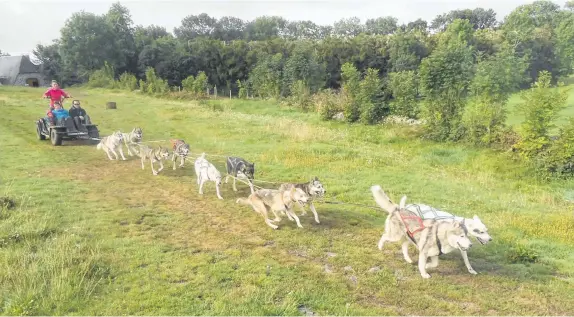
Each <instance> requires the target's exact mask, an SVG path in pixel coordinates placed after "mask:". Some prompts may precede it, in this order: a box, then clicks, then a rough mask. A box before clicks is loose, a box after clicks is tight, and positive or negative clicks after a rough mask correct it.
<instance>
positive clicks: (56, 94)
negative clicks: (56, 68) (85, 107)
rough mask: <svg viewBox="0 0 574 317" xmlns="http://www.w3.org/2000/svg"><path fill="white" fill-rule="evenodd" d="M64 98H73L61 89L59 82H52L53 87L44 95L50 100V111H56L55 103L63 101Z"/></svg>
mask: <svg viewBox="0 0 574 317" xmlns="http://www.w3.org/2000/svg"><path fill="white" fill-rule="evenodd" d="M62 97H65V98H72V96H70V95H68V94H67V93H66V92H65V91H63V90H62V89H61V88H60V85H58V82H57V81H55V80H52V87H51V88H50V89H48V90H46V92H45V93H44V98H50V111H51V110H52V109H54V102H55V101H61V100H62Z"/></svg>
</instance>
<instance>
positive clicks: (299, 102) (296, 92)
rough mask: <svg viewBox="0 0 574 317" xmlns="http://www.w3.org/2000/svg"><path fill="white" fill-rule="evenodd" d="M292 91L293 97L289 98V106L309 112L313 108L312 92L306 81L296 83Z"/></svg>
mask: <svg viewBox="0 0 574 317" xmlns="http://www.w3.org/2000/svg"><path fill="white" fill-rule="evenodd" d="M290 90H291V96H289V97H288V98H287V104H288V105H289V106H293V107H297V108H300V109H302V110H303V111H307V110H309V108H311V106H312V103H311V90H310V89H309V87H307V85H306V84H305V82H304V81H302V80H297V81H295V82H294V83H293V85H292V86H291V88H290Z"/></svg>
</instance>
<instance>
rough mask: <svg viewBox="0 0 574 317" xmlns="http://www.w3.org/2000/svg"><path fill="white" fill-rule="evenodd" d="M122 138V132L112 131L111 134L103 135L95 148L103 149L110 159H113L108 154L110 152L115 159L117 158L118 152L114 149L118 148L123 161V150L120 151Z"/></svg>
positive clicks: (124, 158)
mask: <svg viewBox="0 0 574 317" xmlns="http://www.w3.org/2000/svg"><path fill="white" fill-rule="evenodd" d="M122 139H123V135H122V133H121V132H120V131H116V132H114V133H112V135H108V136H105V137H103V138H102V139H101V140H100V143H98V146H97V147H96V148H97V149H98V150H104V151H105V152H106V154H107V155H108V158H109V159H110V160H113V158H112V156H111V155H110V152H112V153H113V154H114V156H115V157H116V160H119V157H118V153H116V151H115V150H118V151H119V152H120V154H121V156H122V159H123V160H124V161H125V160H126V157H125V156H124V152H123V151H122Z"/></svg>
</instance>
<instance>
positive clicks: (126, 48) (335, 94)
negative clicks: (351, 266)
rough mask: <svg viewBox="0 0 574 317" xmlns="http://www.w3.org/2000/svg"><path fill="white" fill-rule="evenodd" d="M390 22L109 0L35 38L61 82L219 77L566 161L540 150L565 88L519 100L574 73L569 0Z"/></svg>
mask: <svg viewBox="0 0 574 317" xmlns="http://www.w3.org/2000/svg"><path fill="white" fill-rule="evenodd" d="M397 21H398V20H397V19H396V18H394V17H388V16H387V17H380V18H376V19H369V20H367V21H365V23H361V21H360V20H359V19H358V18H356V17H352V18H347V19H342V20H340V21H338V22H335V23H334V24H333V25H317V24H315V23H313V22H311V21H287V20H285V19H284V18H281V17H277V16H263V17H258V18H256V19H254V20H253V21H243V20H241V19H238V18H235V17H229V16H228V17H222V18H219V19H215V18H213V17H210V16H209V15H207V14H199V15H190V16H187V17H185V18H184V19H183V20H182V21H181V25H180V26H179V27H176V28H175V29H174V30H173V33H171V32H168V30H166V29H165V28H164V27H161V26H156V25H150V26H141V25H137V26H134V24H133V21H132V19H131V15H130V13H129V11H128V10H127V9H126V8H125V7H123V6H122V5H121V4H120V3H115V4H113V5H112V6H111V7H110V9H109V11H108V12H107V13H105V14H103V15H95V14H92V13H88V12H83V11H82V12H77V13H74V14H73V15H72V16H71V17H70V18H69V19H68V20H67V21H66V24H65V26H64V27H63V28H62V29H61V36H60V38H58V39H55V40H54V42H53V43H52V44H51V45H46V46H45V45H38V46H37V47H36V49H35V50H34V55H36V57H37V59H38V60H39V61H40V62H42V63H43V65H44V68H43V69H44V71H45V72H46V74H47V75H48V76H50V77H52V78H55V79H58V80H59V81H60V82H63V83H64V84H68V85H69V84H77V83H89V84H90V85H92V86H98V87H112V86H113V87H115V88H123V89H129V90H136V89H138V90H140V91H143V92H145V93H152V94H156V93H168V92H169V91H171V90H173V89H174V87H179V88H177V89H178V90H180V89H183V90H184V91H186V92H187V93H189V94H191V95H193V96H196V97H200V96H201V95H202V94H204V91H206V90H207V89H209V87H218V88H219V89H220V91H223V90H224V91H226V92H229V91H231V92H232V94H234V95H236V96H239V97H244V96H246V95H248V94H249V95H251V96H255V97H259V98H274V99H277V100H282V102H283V103H285V104H287V105H290V106H296V107H300V108H301V109H304V110H315V111H317V112H319V113H320V115H321V117H322V118H323V119H325V120H331V119H332V118H333V117H334V116H335V115H337V114H340V113H342V114H343V118H344V120H346V121H347V122H349V123H353V122H362V123H364V124H374V123H377V122H380V121H381V120H382V118H383V117H385V116H389V115H396V116H402V117H407V118H413V119H424V121H425V129H424V130H425V133H424V136H425V137H427V138H430V139H433V140H437V141H457V142H458V141H467V142H472V143H475V144H480V145H486V146H491V145H500V144H506V145H512V146H513V148H514V149H516V150H517V151H519V152H520V153H521V155H522V156H523V157H524V158H525V159H532V160H534V161H536V162H538V163H540V162H542V163H540V164H543V165H544V167H545V168H544V169H545V170H553V171H556V170H560V171H562V170H565V169H566V167H565V166H566V165H567V164H566V163H567V162H568V160H570V161H571V160H572V157H574V153H571V154H572V155H570V156H568V155H567V154H564V153H563V152H564V151H560V155H561V156H560V159H557V158H556V155H557V154H556V153H555V154H556V155H555V154H549V152H548V151H550V150H549V149H551V148H553V146H552V144H555V141H556V138H552V137H551V136H550V135H549V134H550V131H551V130H552V129H551V125H552V124H553V123H552V122H553V120H554V119H555V118H556V116H557V112H556V111H558V110H559V109H560V103H561V102H562V103H564V102H565V99H564V96H565V95H564V92H562V91H556V92H549V93H550V94H552V93H556V94H557V95H552V96H549V95H546V97H548V98H549V99H548V100H550V101H545V102H544V105H545V106H546V107H547V108H546V110H545V111H546V112H544V111H540V107H544V105H542V106H541V105H540V104H538V105H530V104H529V103H534V101H535V100H538V101H541V100H542V99H539V97H540V95H541V94H543V93H546V92H544V90H543V89H542V88H540V87H546V88H547V87H550V86H552V85H555V84H556V83H557V82H558V80H559V79H561V78H564V77H566V76H569V75H571V74H572V73H573V71H574V1H572V0H570V1H568V2H566V4H565V5H564V6H563V7H561V6H559V5H557V4H555V3H553V2H550V1H534V2H532V3H530V4H525V5H521V6H519V7H517V8H515V9H514V10H513V11H512V12H511V13H510V14H509V15H507V16H506V17H504V18H503V19H502V20H500V21H498V20H497V18H496V14H495V12H494V11H493V10H492V9H482V8H476V9H466V10H453V11H450V12H447V13H445V14H441V15H438V16H437V17H436V18H435V19H433V20H432V21H430V23H427V22H426V21H424V20H421V19H418V20H416V21H413V22H410V23H406V24H403V25H398V23H397ZM529 87H532V88H530V89H528V90H526V91H525V94H524V96H523V97H524V98H525V99H524V100H525V102H524V106H523V107H524V109H525V110H524V111H525V113H527V117H528V113H529V112H528V111H531V112H532V116H533V117H531V118H530V119H527V120H526V121H528V120H530V121H531V122H530V123H526V121H525V125H523V126H522V128H521V129H519V130H518V131H513V130H512V129H511V128H510V127H508V126H506V124H505V120H506V112H507V110H506V105H507V102H508V99H509V97H510V95H511V94H512V93H514V92H516V91H518V90H521V89H525V88H529ZM537 89H538V90H537ZM528 93H531V94H534V95H532V96H531V95H528ZM536 94H538V95H536ZM536 107H538V108H536ZM529 109H530V110H529ZM541 113H546V114H545V115H542V114H541ZM550 114H552V115H550ZM536 116H538V117H536ZM540 116H546V117H545V118H546V119H544V120H546V121H544V120H541V119H540V118H539V117H540ZM536 122H538V123H536ZM540 122H547V124H548V126H545V127H541V126H540V124H542V125H544V124H546V123H540ZM529 124H530V126H529V127H528V125H529ZM572 130H573V131H574V129H572ZM525 131H529V132H525ZM560 133H562V132H560ZM573 133H574V132H573ZM565 137H566V136H565ZM533 140H534V141H533ZM553 140H554V141H553ZM529 142H530V143H529ZM532 142H534V143H532ZM553 142H554V143H553ZM554 151H558V150H557V148H555V149H554ZM548 157H553V158H552V160H554V161H553V162H554V163H552V164H554V165H552V164H550V163H549V161H548V160H549V159H548ZM556 160H558V161H560V162H559V163H556V162H557V161H556ZM551 165H552V166H551Z"/></svg>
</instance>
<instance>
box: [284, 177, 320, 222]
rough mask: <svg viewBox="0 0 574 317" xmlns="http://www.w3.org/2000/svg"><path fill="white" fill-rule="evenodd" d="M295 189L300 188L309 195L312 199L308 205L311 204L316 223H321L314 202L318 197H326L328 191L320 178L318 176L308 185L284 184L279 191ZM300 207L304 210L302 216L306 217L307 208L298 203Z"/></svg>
mask: <svg viewBox="0 0 574 317" xmlns="http://www.w3.org/2000/svg"><path fill="white" fill-rule="evenodd" d="M293 187H295V188H300V189H301V190H303V192H305V194H307V195H308V196H309V197H310V199H309V201H308V202H307V203H308V204H309V208H311V211H312V212H313V215H314V216H315V222H317V223H320V222H319V215H318V214H317V210H315V206H314V205H313V200H314V199H316V198H318V197H323V196H325V193H326V192H327V191H326V190H325V187H323V184H322V183H321V181H319V178H317V176H315V178H313V179H312V180H311V181H310V182H308V183H284V184H281V186H279V190H289V189H291V188H293ZM298 205H299V207H301V209H302V210H303V212H302V213H301V216H304V215H306V214H307V211H306V210H305V206H304V205H302V204H299V203H298ZM287 216H289V214H287Z"/></svg>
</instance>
